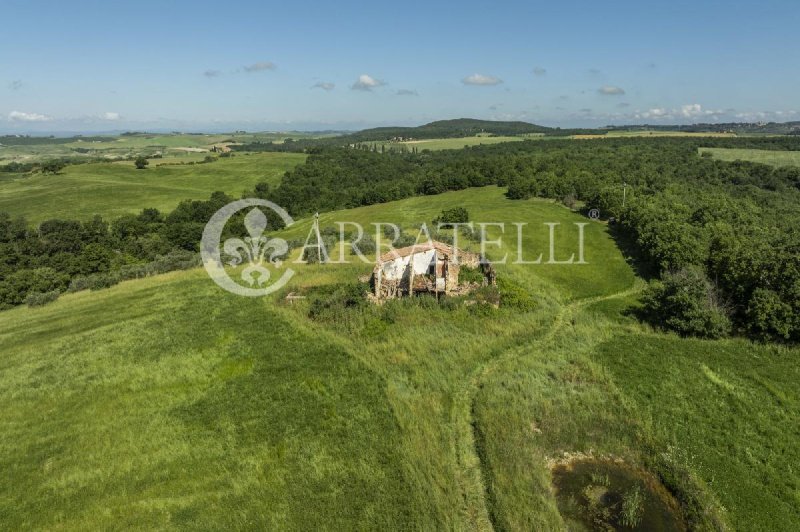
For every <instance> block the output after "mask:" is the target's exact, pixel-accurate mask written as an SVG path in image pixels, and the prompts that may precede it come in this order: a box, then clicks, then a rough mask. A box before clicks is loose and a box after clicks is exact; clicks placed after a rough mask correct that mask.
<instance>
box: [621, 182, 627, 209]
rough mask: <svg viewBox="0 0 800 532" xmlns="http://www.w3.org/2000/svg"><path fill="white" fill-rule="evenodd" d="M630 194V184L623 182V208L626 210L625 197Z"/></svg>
mask: <svg viewBox="0 0 800 532" xmlns="http://www.w3.org/2000/svg"><path fill="white" fill-rule="evenodd" d="M627 192H628V183H626V182H624V181H623V182H622V208H623V209H624V208H625V197H626V196H627Z"/></svg>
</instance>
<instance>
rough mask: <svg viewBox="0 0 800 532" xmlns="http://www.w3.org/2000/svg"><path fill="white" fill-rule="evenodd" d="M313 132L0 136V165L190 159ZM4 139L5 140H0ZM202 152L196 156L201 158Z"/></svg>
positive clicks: (313, 135)
mask: <svg viewBox="0 0 800 532" xmlns="http://www.w3.org/2000/svg"><path fill="white" fill-rule="evenodd" d="M320 136H327V135H318V134H313V133H304V132H298V131H291V132H283V133H222V134H206V133H197V134H188V133H170V134H159V133H137V134H133V135H118V136H111V135H108V136H105V138H106V139H108V140H91V139H86V140H83V139H75V140H74V141H72V142H65V143H61V142H58V139H54V141H53V142H44V143H37V144H28V145H15V144H14V143H13V140H12V141H8V140H5V139H2V138H0V165H3V164H8V163H10V162H15V161H16V162H41V161H46V160H49V159H58V158H64V157H67V158H70V159H75V160H93V159H97V158H103V159H108V160H114V159H121V158H127V157H135V156H137V155H146V156H152V155H153V154H155V153H159V154H161V155H163V156H164V157H173V158H174V157H179V158H180V157H186V160H187V161H189V160H192V158H193V156H194V158H196V157H197V154H198V153H202V156H204V155H206V154H207V153H208V151H209V150H210V149H211V148H212V147H213V146H224V145H229V144H237V143H247V142H282V141H283V140H285V139H286V138H293V139H299V138H316V137H320ZM3 142H5V144H3ZM202 156H201V157H200V158H201V159H202Z"/></svg>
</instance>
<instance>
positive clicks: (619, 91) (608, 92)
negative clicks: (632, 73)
mask: <svg viewBox="0 0 800 532" xmlns="http://www.w3.org/2000/svg"><path fill="white" fill-rule="evenodd" d="M597 92H599V93H600V94H602V95H604V96H622V95H623V94H625V89H623V88H622V87H615V86H613V85H605V86H604V87H600V88H599V89H597Z"/></svg>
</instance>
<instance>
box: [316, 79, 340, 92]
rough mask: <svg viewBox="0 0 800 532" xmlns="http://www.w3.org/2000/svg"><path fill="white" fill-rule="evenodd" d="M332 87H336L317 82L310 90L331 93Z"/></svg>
mask: <svg viewBox="0 0 800 532" xmlns="http://www.w3.org/2000/svg"><path fill="white" fill-rule="evenodd" d="M334 87H336V85H335V84H334V83H331V82H329V81H318V82H316V83H314V84H313V85H311V88H312V89H322V90H324V91H332V90H333V89H334Z"/></svg>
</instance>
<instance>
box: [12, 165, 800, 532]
mask: <svg viewBox="0 0 800 532" xmlns="http://www.w3.org/2000/svg"><path fill="white" fill-rule="evenodd" d="M241 159H245V157H241ZM234 160H236V159H234ZM213 164H219V163H213ZM211 166H213V165H211ZM453 205H460V206H464V207H466V208H467V209H468V211H469V212H470V214H471V218H472V220H474V221H485V222H505V223H507V224H510V223H512V222H521V223H528V224H529V226H527V227H526V230H527V229H528V228H529V229H530V231H529V232H526V233H525V235H526V236H525V237H524V239H523V244H524V247H525V250H526V252H527V251H531V255H535V254H538V253H539V252H541V251H544V252H545V260H546V255H547V249H546V242H547V234H546V232H544V233H540V232H537V231H536V228H537V227H543V226H542V224H543V223H544V222H560V223H561V224H562V225H561V226H559V229H564V233H563V234H562V233H557V234H558V235H559V236H564V237H565V238H564V239H563V240H562V239H559V240H558V241H557V242H558V243H557V247H556V252H557V258H558V259H563V258H566V255H568V254H569V253H571V249H572V248H573V247H574V241H575V235H574V234H572V235H570V232H569V231H567V227H568V226H570V225H572V224H573V223H574V222H586V221H587V220H586V219H585V218H583V217H581V216H579V215H577V214H575V213H572V212H571V211H569V210H568V209H566V208H564V207H562V206H560V205H558V204H555V203H551V202H546V201H541V200H527V201H510V200H506V199H505V198H504V197H503V195H502V190H500V189H498V188H496V187H487V188H484V189H470V190H465V191H460V192H452V193H447V194H443V195H440V196H429V197H421V198H411V199H408V200H403V201H399V202H394V203H389V204H384V205H375V206H371V207H365V208H360V209H353V210H351V211H341V212H336V213H327V214H323V215H322V216H321V224H322V226H323V227H324V226H327V225H331V224H332V223H333V222H334V221H358V222H360V223H369V222H395V223H401V224H405V225H406V226H407V227H409V226H410V224H411V223H414V222H420V221H430V219H432V218H433V217H434V216H435V215H437V214H438V213H439V212H440V211H441V209H442V208H444V207H452V206H453ZM309 227H310V222H309V221H308V220H301V221H299V222H298V223H297V225H296V226H294V227H292V228H290V229H288V230H287V231H286V233H285V235H286V236H291V237H301V238H302V237H304V236H305V235H306V234H307V231H308V229H309ZM573 227H574V226H573ZM545 229H546V228H545ZM509 237H510V238H509ZM504 241H505V242H506V246H504V249H495V250H492V249H490V250H489V252H490V255H491V256H492V257H493V258H495V259H497V258H499V257H500V256H501V254H502V253H503V252H505V251H508V252H509V253H511V254H512V256H513V255H514V253H515V248H516V236H515V235H514V234H513V233H512V234H510V235H509V234H506V235H505V236H504ZM585 245H586V249H585V256H586V260H587V262H588V264H586V265H560V266H559V265H526V266H523V265H511V264H509V265H498V266H497V269H498V275H499V276H500V277H502V278H505V279H508V280H510V281H512V282H514V283H516V284H517V285H519V286H522V287H524V288H525V289H526V290H527V291H528V292H529V293H530V294H532V296H533V298H534V299H535V301H536V307H535V308H534V309H533V310H529V311H524V312H523V311H518V310H514V309H511V308H504V307H501V308H500V309H491V308H485V307H482V306H472V307H466V306H462V307H460V308H448V307H446V306H439V305H437V304H435V303H432V301H431V300H427V299H424V298H423V299H419V300H416V301H405V302H395V303H389V304H386V305H384V306H382V307H374V306H371V305H368V306H363V307H355V308H352V309H348V310H346V311H344V312H342V313H340V314H336V315H329V316H327V317H324V316H323V318H314V319H312V318H310V317H309V310H310V305H311V304H310V302H308V301H303V300H301V301H299V302H297V303H295V304H293V305H289V304H286V303H284V302H283V300H282V299H281V297H280V295H281V294H275V295H273V296H269V297H267V298H264V299H250V298H241V297H238V296H233V295H230V294H228V293H226V292H224V291H222V290H221V289H219V288H217V287H216V285H214V284H213V283H212V282H211V281H210V280H209V279H208V278H207V277H206V275H205V272H204V271H202V270H193V271H189V272H176V273H171V274H167V275H162V276H158V277H153V278H148V279H144V280H140V281H129V282H124V283H122V284H120V285H118V286H115V287H113V288H110V289H107V290H103V291H99V292H81V293H76V294H69V295H65V296H62V297H61V298H60V299H59V300H58V301H56V302H54V303H52V304H50V305H48V306H45V307H41V308H36V309H29V308H16V309H13V310H10V311H6V312H3V313H0V353H2V356H0V426H2V428H3V430H2V432H0V464H2V468H3V470H4V471H6V472H8V474H6V475H3V476H2V478H0V523H2V524H3V528H6V529H21V528H59V529H66V530H78V529H98V528H120V527H138V528H142V527H146V528H153V527H158V528H215V529H222V528H225V529H230V528H260V529H263V528H267V529H297V530H300V529H302V530H308V529H317V528H323V529H348V530H349V529H365V528H369V529H375V528H381V529H400V528H403V529H423V530H432V529H458V530H463V529H479V530H487V529H491V528H495V529H507V530H562V529H564V527H565V525H564V522H563V520H562V518H561V516H560V514H559V513H558V510H557V508H556V504H555V499H554V496H553V490H552V487H551V478H550V472H549V467H548V461H549V460H553V459H555V458H559V457H562V456H563V455H564V453H565V452H566V453H586V454H596V455H613V456H615V457H621V458H624V459H625V460H627V461H628V462H629V463H633V464H637V465H641V466H642V467H646V468H648V469H650V470H652V471H654V472H655V473H657V474H658V475H659V476H660V477H661V478H663V479H664V481H665V483H667V484H668V485H669V486H670V487H671V488H672V489H673V490H675V491H676V492H677V494H678V496H679V498H680V499H681V500H682V501H684V502H685V505H686V511H687V512H688V513H689V514H690V515H691V516H693V517H692V519H694V520H695V521H693V522H694V523H700V524H701V525H702V524H705V525H708V524H709V523H711V522H713V521H714V520H715V519H722V520H723V521H724V520H727V521H729V522H730V523H732V524H734V525H735V528H737V529H742V530H778V529H782V530H786V529H793V528H796V527H797V525H798V523H800V514H799V513H798V511H797V508H798V507H800V503H798V494H800V491H798V485H799V484H798V483H799V482H800V472H798V471H797V469H796V467H795V465H794V464H795V463H796V462H797V458H798V454H800V449H799V446H798V441H800V439H799V438H798V433H797V427H798V426H800V424H799V423H798V396H797V390H796V389H795V388H796V383H797V382H798V374H797V368H796V364H794V363H793V361H796V360H797V356H798V355H800V352H798V351H797V350H793V351H790V350H780V349H772V348H764V347H758V346H755V345H753V344H750V343H747V342H742V341H723V342H701V341H687V340H681V339H678V338H676V337H673V336H667V335H661V334H655V333H653V332H652V331H650V330H649V329H647V328H646V327H644V326H641V325H639V324H638V322H637V321H636V320H634V319H633V318H631V317H629V316H628V314H627V311H626V309H628V308H629V307H630V306H631V305H635V302H636V295H637V292H638V290H639V289H640V287H641V284H642V283H641V281H640V280H637V278H636V277H635V275H634V273H633V271H632V269H631V267H630V266H629V264H628V263H627V261H626V258H625V257H624V256H623V255H622V254H621V253H620V252H619V250H618V248H617V246H616V245H615V243H614V240H613V239H612V237H611V235H610V234H609V233H608V232H607V228H606V226H605V225H603V224H600V223H596V222H592V223H590V225H589V226H587V227H586V238H585ZM543 246H545V248H544V249H542V247H543ZM526 258H528V257H527V256H526ZM293 267H294V268H295V269H297V270H298V273H297V275H296V276H295V277H294V278H293V279H292V281H291V283H290V286H289V287H287V288H286V289H284V292H283V293H285V292H286V291H287V290H292V291H311V294H313V291H314V290H315V289H318V288H317V287H324V286H326V285H330V284H331V283H342V282H353V281H354V280H355V279H356V278H357V277H358V276H359V275H363V274H365V273H368V272H369V271H370V270H371V267H372V266H371V265H370V264H362V263H353V264H349V265H334V264H330V265H308V266H303V265H293ZM742 476H746V477H747V478H746V479H742ZM698 501H699V502H698ZM717 502H719V503H721V504H722V506H724V507H725V509H726V510H724V511H723V510H719V509H718V508H717ZM698 504H700V505H701V506H702V507H703V508H704V509H705V510H707V515H705V516H700V517H698V516H696V515H694V514H692V513H691V510H692V508H694V509H696V508H697V506H698ZM692 505H694V506H692ZM720 516H721V517H720Z"/></svg>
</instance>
